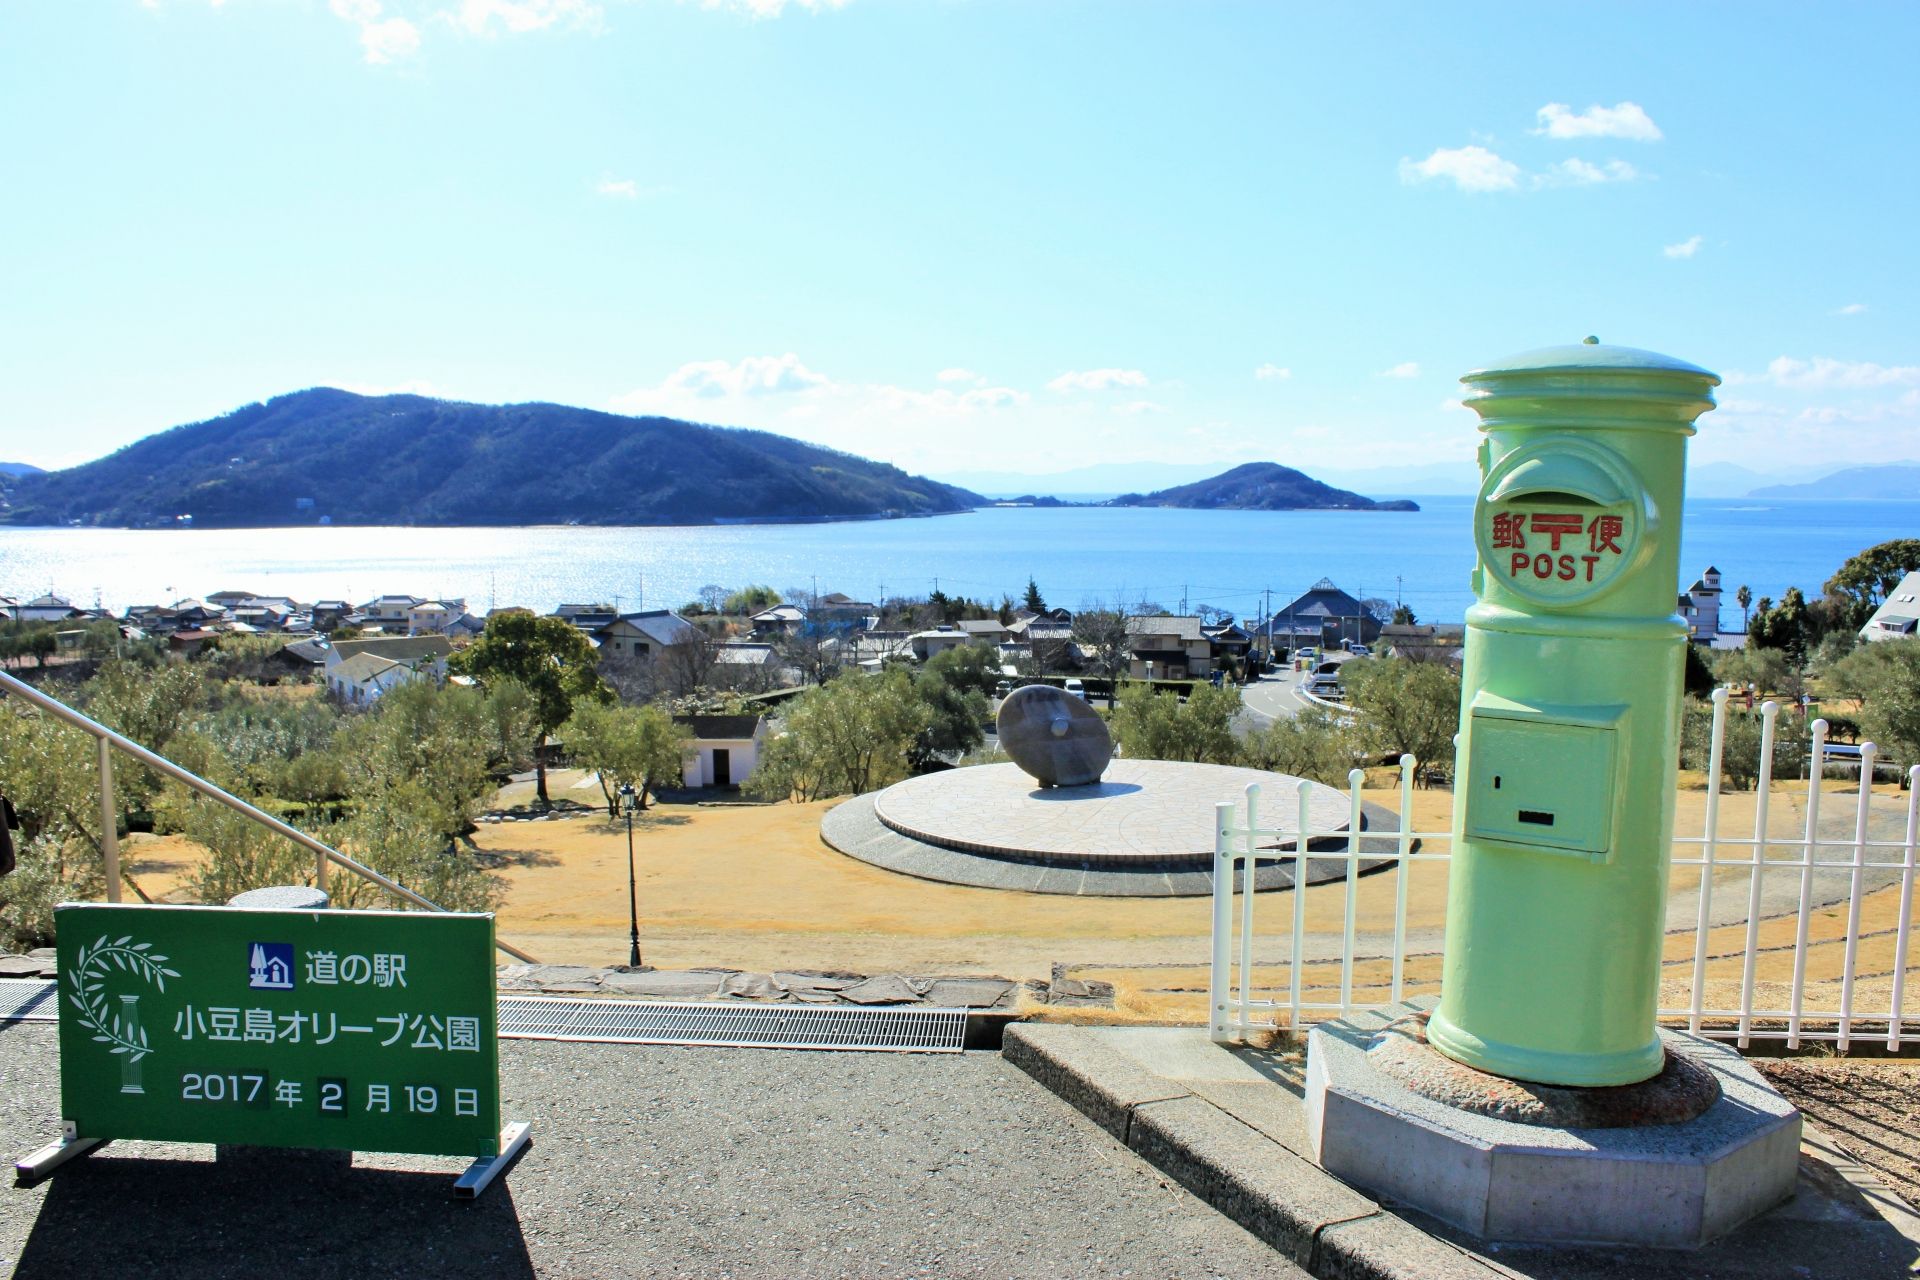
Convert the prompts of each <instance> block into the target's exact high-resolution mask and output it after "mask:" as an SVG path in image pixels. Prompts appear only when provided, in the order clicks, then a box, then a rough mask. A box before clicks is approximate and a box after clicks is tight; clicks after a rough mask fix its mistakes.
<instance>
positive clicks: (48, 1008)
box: [0, 978, 60, 1022]
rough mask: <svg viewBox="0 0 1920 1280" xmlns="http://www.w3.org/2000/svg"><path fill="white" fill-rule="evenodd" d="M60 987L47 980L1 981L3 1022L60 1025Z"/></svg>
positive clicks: (0, 995) (7, 979)
mask: <svg viewBox="0 0 1920 1280" xmlns="http://www.w3.org/2000/svg"><path fill="white" fill-rule="evenodd" d="M57 987H58V984H57V983H53V982H49V981H47V980H46V979H44V978H0V1022H58V1021H59V1020H60V997H59V992H58V990H57Z"/></svg>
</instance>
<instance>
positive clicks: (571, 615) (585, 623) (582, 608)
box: [547, 603, 667, 635]
mask: <svg viewBox="0 0 1920 1280" xmlns="http://www.w3.org/2000/svg"><path fill="white" fill-rule="evenodd" d="M652 612H654V613H665V612H667V610H665V609H655V610H652ZM547 616H548V617H551V618H560V619H562V620H564V621H567V622H571V623H572V624H573V625H574V626H576V627H578V628H580V630H582V631H584V632H586V633H587V634H588V635H593V634H595V633H597V632H598V631H600V630H601V629H602V628H603V627H607V626H610V625H611V624H612V623H613V622H614V621H616V620H617V619H618V618H620V616H621V613H620V609H619V606H617V605H611V604H598V603H596V604H563V605H561V606H560V607H559V608H557V609H555V610H554V611H553V612H552V613H550V614H548V615H547Z"/></svg>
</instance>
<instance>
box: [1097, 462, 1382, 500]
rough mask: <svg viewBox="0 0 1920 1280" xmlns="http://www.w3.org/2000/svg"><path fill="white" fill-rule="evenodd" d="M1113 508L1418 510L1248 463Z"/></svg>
mask: <svg viewBox="0 0 1920 1280" xmlns="http://www.w3.org/2000/svg"><path fill="white" fill-rule="evenodd" d="M1107 505H1108V506H1113V507H1185V508H1189V509H1194V510H1205V511H1418V510H1419V509H1420V505H1419V504H1418V503H1416V502H1412V501H1409V500H1408V499H1405V498H1395V499H1393V500H1391V501H1387V502H1376V501H1374V500H1373V499H1372V498H1367V497H1362V496H1361V495H1360V494H1357V493H1352V492H1350V491H1348V490H1346V489H1336V488H1334V487H1333V486H1332V485H1329V484H1322V483H1321V482H1320V481H1318V480H1315V479H1314V478H1313V477H1312V476H1310V475H1307V474H1306V473H1304V472H1300V471H1295V470H1294V469H1293V468H1292V467H1283V466H1281V465H1280V464H1279V463H1277V462H1249V463H1246V464H1245V465H1243V466H1238V467H1235V468H1233V470H1231V471H1223V472H1221V473H1220V474H1219V475H1217V476H1213V477H1211V478H1209V479H1206V480H1197V481H1195V482H1194V483H1192V484H1183V485H1179V486H1177V487H1175V488H1172V489H1160V490H1157V491H1155V492H1153V493H1146V494H1140V493H1124V494H1121V495H1120V496H1119V497H1117V498H1115V499H1113V500H1112V501H1111V502H1109V503H1108V504H1107Z"/></svg>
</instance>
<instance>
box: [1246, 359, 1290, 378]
mask: <svg viewBox="0 0 1920 1280" xmlns="http://www.w3.org/2000/svg"><path fill="white" fill-rule="evenodd" d="M1253 376H1254V377H1256V378H1258V379H1259V380H1260V381H1262V382H1285V381H1286V380H1287V379H1288V378H1291V377H1292V376H1293V370H1291V369H1284V368H1282V367H1280V366H1279V365H1277V364H1272V363H1267V364H1263V365H1261V366H1260V367H1259V368H1257V369H1255V370H1254V371H1253Z"/></svg>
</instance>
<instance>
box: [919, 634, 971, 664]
mask: <svg viewBox="0 0 1920 1280" xmlns="http://www.w3.org/2000/svg"><path fill="white" fill-rule="evenodd" d="M972 643H973V637H972V636H969V635H968V634H967V633H966V632H964V631H962V630H960V628H958V627H935V628H934V629H933V630H931V631H916V632H914V633H913V635H912V636H910V637H908V639H907V648H908V650H909V652H911V653H912V654H913V656H914V658H915V659H916V660H918V661H920V662H925V661H926V660H927V659H928V658H931V657H933V656H934V655H935V654H939V653H945V652H946V651H947V650H949V649H958V648H959V647H960V646H961V645H965V644H972Z"/></svg>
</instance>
